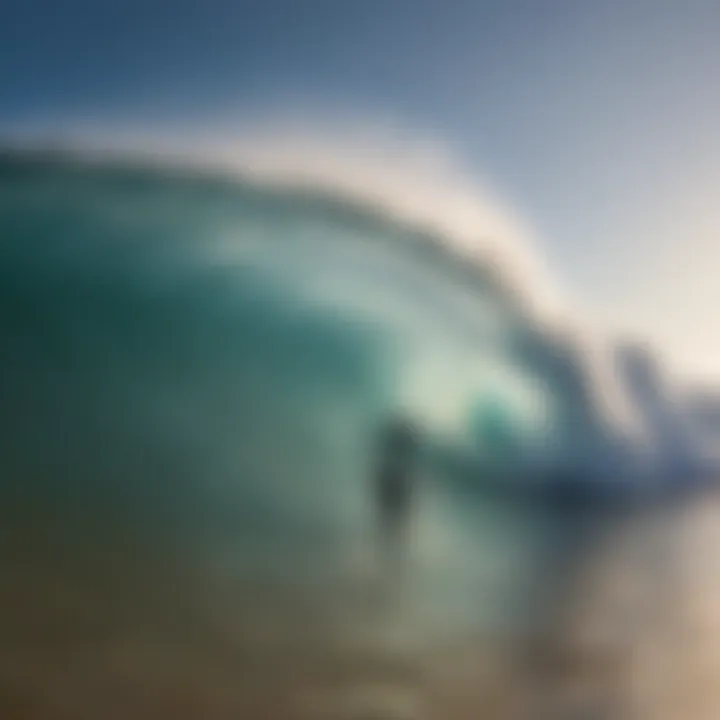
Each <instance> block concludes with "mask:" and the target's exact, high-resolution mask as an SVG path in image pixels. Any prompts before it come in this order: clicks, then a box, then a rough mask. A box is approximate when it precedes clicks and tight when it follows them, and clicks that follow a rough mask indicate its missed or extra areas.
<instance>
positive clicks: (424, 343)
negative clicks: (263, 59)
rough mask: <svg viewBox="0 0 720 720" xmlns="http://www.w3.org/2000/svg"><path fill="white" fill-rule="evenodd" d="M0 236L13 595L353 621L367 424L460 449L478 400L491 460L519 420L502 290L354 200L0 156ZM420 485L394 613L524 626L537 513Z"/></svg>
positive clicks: (425, 622)
mask: <svg viewBox="0 0 720 720" xmlns="http://www.w3.org/2000/svg"><path fill="white" fill-rule="evenodd" d="M0 239H1V240H0V333H1V334H2V338H1V339H0V343H1V344H2V347H3V367H2V373H0V393H1V394H2V398H3V402H2V406H1V407H0V426H1V433H0V446H1V450H2V452H1V455H2V463H3V471H2V493H3V502H2V513H3V515H4V517H3V519H2V520H3V521H2V525H3V537H4V538H5V540H6V543H7V544H6V548H7V549H8V556H9V557H11V558H12V559H13V560H12V562H13V563H14V564H13V565H12V567H13V568H15V570H16V571H17V573H18V579H17V581H16V582H17V583H18V586H20V585H22V582H24V581H25V580H27V578H25V580H22V579H21V578H22V576H23V572H24V573H25V574H26V575H27V574H32V577H33V582H37V581H39V580H38V579H42V577H43V576H44V575H43V574H44V573H45V574H47V575H48V577H54V578H55V580H53V582H59V581H58V578H57V577H56V571H57V569H58V568H65V570H63V572H64V573H65V575H64V576H63V577H66V578H72V577H75V575H74V574H73V573H75V572H76V571H77V572H78V573H80V575H82V576H83V577H85V580H84V581H83V582H84V583H85V585H84V587H85V586H87V585H88V583H89V585H92V584H93V583H94V582H96V581H97V582H100V580H98V578H104V580H102V583H101V585H102V586H103V587H106V588H107V586H108V583H110V585H112V586H113V587H116V586H119V587H121V588H123V593H125V592H127V593H129V596H128V598H129V597H134V598H135V602H136V604H138V605H143V604H144V605H146V606H150V605H152V602H155V601H152V602H151V601H150V599H149V597H150V595H148V593H150V589H151V588H153V587H154V586H155V585H157V586H158V587H157V588H156V590H153V591H152V592H153V593H155V592H156V591H157V592H156V594H157V595H158V596H159V597H163V598H164V599H163V600H162V605H163V606H164V607H171V606H176V607H181V606H184V604H185V601H188V598H190V597H193V598H195V599H194V600H193V603H194V604H193V607H194V611H193V612H197V613H198V614H200V615H203V614H204V615H207V614H208V613H209V614H212V613H213V612H215V611H214V610H213V608H215V610H216V611H217V612H220V611H219V610H217V608H219V607H220V606H223V607H225V606H226V605H227V604H228V603H231V601H230V598H234V600H233V601H232V602H237V603H238V604H241V603H242V602H243V598H244V597H245V596H246V595H247V588H248V587H249V586H250V585H252V584H253V583H256V582H260V583H267V584H268V586H269V587H273V588H275V591H274V592H275V595H274V596H273V597H275V598H277V597H281V598H283V599H284V600H288V601H289V598H291V597H293V593H296V594H297V597H300V596H301V595H302V596H306V595H307V594H308V593H310V595H313V594H314V595H313V596H314V597H315V600H314V601H313V602H315V603H317V602H320V603H321V604H322V603H323V602H327V603H330V602H331V599H332V598H333V597H335V596H336V595H337V596H338V599H337V603H339V604H340V605H345V606H347V605H348V603H349V604H350V605H352V604H353V603H356V604H357V603H358V602H359V603H360V604H361V605H362V603H363V602H364V600H363V601H362V602H361V601H359V600H358V598H364V597H365V596H366V595H367V594H368V593H370V595H372V592H373V591H371V590H368V588H372V587H373V586H374V585H373V583H376V581H377V576H378V573H379V572H380V571H379V570H378V567H379V560H378V547H377V542H376V539H375V538H374V534H373V533H374V522H375V519H374V508H373V507H372V503H371V502H370V494H369V489H370V481H371V477H372V473H373V468H374V465H375V463H376V461H377V458H376V457H375V455H374V452H375V449H374V447H373V442H374V438H375V436H376V434H377V430H378V427H379V426H380V425H382V423H384V421H385V418H386V417H387V415H388V413H391V412H395V411H396V410H397V409H401V410H403V411H404V412H407V413H409V414H411V415H412V416H413V417H414V418H415V419H416V420H417V421H418V422H419V423H420V425H421V426H422V427H423V429H424V431H425V433H426V435H427V437H428V438H431V439H432V438H434V439H435V440H437V441H438V442H440V441H442V442H444V443H449V444H451V445H452V444H456V445H458V446H462V445H465V446H468V445H469V446H473V445H474V443H476V441H477V437H476V436H474V435H473V433H476V432H478V425H477V423H478V418H482V417H483V411H482V403H483V402H484V399H485V398H488V397H491V398H492V399H491V402H490V404H489V405H488V408H489V410H488V412H487V413H485V414H486V415H487V416H488V417H490V418H491V419H492V423H493V428H494V429H495V431H496V432H495V434H496V435H497V433H498V432H500V430H501V431H502V432H501V435H502V438H501V440H502V443H501V444H502V445H503V447H502V448H500V451H501V455H502V453H505V452H507V448H508V447H509V445H508V442H510V439H509V438H510V437H511V436H512V432H513V427H514V426H515V427H518V428H519V427H521V426H522V427H524V428H526V427H531V426H532V422H533V417H534V415H533V413H534V412H536V411H537V412H539V410H540V408H538V406H537V404H536V403H537V396H536V394H535V395H533V393H532V392H531V390H532V387H531V384H529V383H528V378H527V374H526V373H523V371H522V368H520V367H519V366H518V365H517V364H513V363H512V362H510V361H509V360H508V357H507V355H504V354H503V353H504V351H505V348H506V347H507V346H508V345H509V343H510V340H511V339H512V336H513V334H514V333H516V332H518V331H519V328H520V327H521V325H522V320H521V318H520V317H519V315H518V313H517V309H516V308H515V307H514V306H513V304H512V303H511V302H510V301H509V299H508V298H507V297H506V296H503V295H502V294H501V293H498V291H497V289H496V288H495V287H494V286H493V284H492V283H491V282H487V283H485V284H483V280H482V273H480V272H478V275H477V277H475V279H474V281H473V282H472V283H468V282H465V281H464V282H459V281H458V279H457V274H456V272H455V271H456V270H457V267H456V266H457V263H458V261H457V259H453V258H452V257H451V256H450V255H449V254H448V253H447V252H446V251H445V250H444V249H443V247H442V243H441V242H440V243H438V242H437V241H435V240H433V239H432V238H429V237H428V236H426V235H425V234H423V233H421V232H419V231H418V230H416V229H412V228H408V227H407V226H405V225H402V224H400V223H397V222H395V221H393V220H392V219H391V218H390V217H388V216H387V215H381V214H377V213H375V212H374V211H373V210H372V208H368V207H363V206H359V205H353V204H352V203H350V202H347V201H340V200H337V199H330V198H327V197H323V196H321V195H317V194H313V193H310V192H308V191H305V190H304V191H299V190H295V191H293V190H290V189H279V188H272V187H262V186H258V185H253V184H251V183H248V182H244V181H242V180H231V179H219V178H216V177H213V176H211V175H198V174H192V173H183V172H180V171H170V170H167V169H166V170H163V169H161V168H153V167H149V166H148V167H143V166H130V165H126V166H120V165H111V164H102V163H80V162H73V161H71V160H69V159H65V160H61V159H48V158H42V157H37V156H35V157H32V156H23V155H6V156H3V157H0ZM453 268H455V270H453ZM454 273H455V274H454ZM503 413H506V416H505V417H504V418H503V417H502V414H503ZM542 421H544V416H543V418H542ZM488 437H490V441H491V442H490V445H492V433H491V434H490V435H489V436H488ZM518 437H519V435H518ZM498 442H500V441H498ZM490 445H488V443H487V442H486V449H487V447H489V446H490ZM473 482H474V481H473ZM477 482H480V480H477ZM418 483H419V488H420V490H419V494H420V502H419V506H418V512H417V516H416V517H415V518H414V525H413V528H412V533H411V537H410V538H409V539H408V541H407V547H406V548H405V549H404V551H403V552H404V559H403V561H402V564H403V570H402V574H403V578H404V579H403V581H402V584H403V588H404V589H403V590H402V600H401V601H398V602H401V603H402V605H403V608H404V610H403V613H404V614H405V615H408V616H412V617H413V618H415V619H416V622H417V623H418V624H419V625H420V626H422V627H424V628H425V629H429V628H433V629H434V630H433V631H437V632H442V631H445V630H446V631H448V632H451V631H457V630H458V629H460V628H463V627H492V628H496V629H497V628H500V627H506V626H507V625H508V622H510V624H511V625H512V623H516V624H517V623H519V622H520V619H521V618H525V619H527V617H529V615H530V614H531V613H530V607H531V605H532V603H529V602H528V598H529V595H528V591H527V586H528V583H531V582H532V581H535V574H536V572H537V565H538V563H539V562H540V561H541V559H542V552H543V541H544V539H546V537H547V534H548V527H547V517H545V515H544V514H543V511H542V510H541V509H540V508H537V507H534V506H533V505H532V504H529V503H526V502H525V503H523V502H520V503H513V502H510V501H492V502H490V501H488V500H485V499H483V497H482V495H479V496H478V497H475V498H474V499H473V500H471V501H469V500H468V497H467V496H466V495H462V494H458V493H457V489H456V486H455V485H454V484H453V483H451V482H448V478H447V477H445V476H444V475H443V472H442V471H441V470H440V469H438V467H436V466H431V465H428V466H427V467H421V469H420V474H419V479H418ZM454 488H455V489H454ZM33 563H34V564H33ZM27 568H34V569H33V570H27ZM168 573H169V574H170V577H168ZM93 578H95V579H93ZM138 578H143V580H142V581H140V580H139V579H138ZM373 578H375V579H373ZM66 582H70V581H66V580H62V581H61V584H62V583H66ZM103 583H104V584H103ZM176 586H177V588H180V587H182V588H184V589H183V590H180V589H176V590H171V589H172V588H175V587H176ZM188 587H192V588H194V590H193V591H190V590H188ZM278 588H284V589H278ZM169 590H170V593H169V597H166V596H165V594H166V593H168V591H169ZM200 590H202V592H201V593H200V595H201V596H202V600H199V599H198V598H196V597H195V594H196V593H197V592H199V591H200ZM151 594H152V593H151ZM303 594H304V595H303ZM48 597H49V596H48ZM153 597H155V595H153ZM128 598H126V601H125V603H126V606H127V607H129V606H130V605H131V604H132V603H131V602H130V599H128ZM318 598H320V600H318ZM48 602H50V600H48ZM333 602H334V600H333ZM98 603H99V601H98ZM191 604H192V603H191ZM231 604H232V603H231ZM291 604H292V603H291ZM41 609H42V608H41ZM41 609H39V610H38V612H41ZM96 609H97V604H96ZM406 611H407V612H406ZM48 612H49V610H48ZM189 612H190V610H188V613H189ZM121 615H122V613H121ZM113 617H115V616H114V615H113ZM189 617H190V615H188V616H187V617H186V620H185V621H184V622H189V620H188V619H187V618H189ZM508 618H512V620H508ZM116 619H117V618H116ZM108 622H109V621H108Z"/></svg>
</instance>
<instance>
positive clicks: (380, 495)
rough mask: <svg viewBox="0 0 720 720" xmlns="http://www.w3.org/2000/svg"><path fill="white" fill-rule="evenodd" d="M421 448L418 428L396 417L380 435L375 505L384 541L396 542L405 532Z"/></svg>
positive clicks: (386, 544) (389, 543) (388, 542)
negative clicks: (415, 464) (416, 429)
mask: <svg viewBox="0 0 720 720" xmlns="http://www.w3.org/2000/svg"><path fill="white" fill-rule="evenodd" d="M417 449H418V440H417V437H416V432H415V429H414V428H413V427H412V425H411V424H410V422H409V421H408V420H406V419H404V418H394V419H393V420H391V421H390V422H389V423H388V425H387V426H386V427H385V429H384V430H383V432H382V434H381V438H380V462H379V466H378V469H377V475H376V488H375V491H376V504H377V512H378V516H379V524H380V532H381V534H382V538H383V541H384V544H385V546H386V549H387V546H388V545H396V544H397V543H398V542H399V541H400V540H401V538H402V536H403V535H404V534H405V529H406V527H407V524H408V520H409V517H410V513H411V509H412V500H413V495H414V480H413V465H414V462H415V458H416V454H417Z"/></svg>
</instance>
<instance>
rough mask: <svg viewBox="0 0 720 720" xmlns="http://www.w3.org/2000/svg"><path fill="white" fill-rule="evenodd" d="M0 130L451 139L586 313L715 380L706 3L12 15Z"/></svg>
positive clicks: (320, 6)
mask: <svg viewBox="0 0 720 720" xmlns="http://www.w3.org/2000/svg"><path fill="white" fill-rule="evenodd" d="M0 13H1V14H0V131H2V130H3V129H8V128H10V129H13V128H18V127H20V128H22V127H32V126H38V127H45V128H50V129H52V128H53V127H60V126H68V125H71V124H72V123H73V122H78V123H80V122H87V121H92V122H96V123H99V124H102V123H104V122H106V123H109V124H111V125H113V126H114V127H117V126H118V125H122V123H125V122H127V123H134V124H143V123H146V124H148V125H154V126H160V127H162V126H166V127H172V126H174V125H177V124H178V123H181V124H182V125H183V126H184V127H194V128H198V129H199V130H202V129H203V128H210V129H217V128H219V127H223V128H226V129H231V128H232V127H233V126H234V125H240V124H242V123H243V122H244V121H245V120H246V119H247V118H250V117H256V116H258V114H262V113H269V114H273V113H275V114H282V113H284V112H286V111H288V110H289V109H292V110H293V111H302V112H314V113H322V112H323V111H325V110H327V112H332V111H336V110H339V111H342V112H343V113H344V114H346V115H347V114H351V115H352V114H357V116H358V117H363V118H392V120H393V122H395V123H396V124H399V125H400V126H403V127H407V128H408V130H409V131H418V132H427V133H429V134H431V135H432V136H433V137H439V138H442V139H443V141H445V142H447V144H448V145H449V146H450V147H451V148H452V150H453V152H454V153H456V154H457V155H458V156H459V157H461V158H462V161H463V164H464V165H466V166H467V167H469V168H471V169H472V171H473V172H475V173H477V174H478V176H479V177H482V178H483V179H484V180H487V182H488V183H489V184H490V186H491V187H492V188H493V189H495V190H497V192H498V193H499V194H500V195H501V196H502V197H503V198H504V199H506V200H507V201H508V202H509V203H510V205H511V206H512V207H513V208H514V209H515V210H516V211H517V213H518V214H519V215H520V216H521V217H522V218H523V220H524V221H525V222H527V223H528V224H529V225H530V226H531V227H532V228H533V229H534V236H535V237H536V242H537V243H538V245H539V249H540V251H541V252H542V254H543V255H544V256H545V257H546V258H547V262H548V264H549V265H550V267H551V268H552V270H553V273H554V275H555V277H556V279H557V282H558V283H559V284H560V285H561V286H562V288H563V290H564V291H565V292H566V294H567V295H568V296H569V297H570V298H571V300H572V303H573V305H574V306H576V307H577V308H579V309H580V310H581V311H582V312H583V313H584V314H585V315H586V316H587V317H588V318H592V319H593V321H597V322H598V323H600V324H602V325H607V326H609V327H611V328H619V329H621V330H628V331H636V332H640V333H642V334H643V335H644V336H646V337H647V338H648V339H649V340H650V341H651V342H654V343H656V344H657V345H658V346H659V347H660V348H661V350H662V351H663V352H664V353H665V356H666V357H667V358H668V361H669V362H670V364H671V365H673V366H674V367H675V368H676V369H677V371H679V372H680V373H683V374H687V375H689V376H698V377H703V378H714V379H717V380H720V325H718V324H717V323H716V322H715V314H716V311H717V310H720V282H718V281H717V277H718V276H720V204H719V203H718V202H717V198H718V195H720V132H719V131H718V129H719V128H720V82H718V77H720V42H718V37H720V3H717V1H716V0H673V1H669V0H603V1H602V2H594V1H593V0H542V1H539V0H504V1H500V0H493V1H492V2H489V1H485V0H474V1H472V2H470V1H465V0H382V1H380V0H304V1H302V2H301V1H300V0H258V1H256V2H255V1H252V2H251V1H250V0H246V1H244V0H234V1H231V0H204V1H202V2H201V1H200V0H124V2H118V1H117V0H92V1H90V0H5V2H4V3H3V4H2V10H1V11H0Z"/></svg>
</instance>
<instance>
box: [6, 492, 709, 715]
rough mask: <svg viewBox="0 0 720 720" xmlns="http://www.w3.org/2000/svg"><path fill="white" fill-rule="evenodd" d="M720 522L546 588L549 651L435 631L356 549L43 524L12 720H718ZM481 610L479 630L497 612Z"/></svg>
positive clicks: (683, 524) (676, 510) (611, 532)
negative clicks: (719, 556) (204, 542)
mask: <svg viewBox="0 0 720 720" xmlns="http://www.w3.org/2000/svg"><path fill="white" fill-rule="evenodd" d="M718 517H720V501H719V500H718V498H717V496H715V495H708V496H706V497H703V498H701V497H697V498H695V499H693V500H692V501H687V502H685V503H678V502H675V501H673V503H671V504H670V505H664V504H657V505H655V506H654V507H653V508H652V509H648V508H647V507H645V508H644V509H640V508H635V509H632V510H631V511H627V512H623V513H620V514H618V515H617V516H616V517H615V518H614V519H613V520H612V522H608V523H607V524H606V525H605V526H604V531H603V532H598V533H597V537H596V542H594V543H592V545H587V546H584V547H583V549H582V556H578V557H575V558H574V560H573V567H575V568H577V569H578V570H577V572H573V573H571V574H568V575H567V576H566V577H565V579H564V580H563V578H561V577H560V576H559V575H558V574H557V573H556V572H555V570H556V569H554V568H549V567H548V568H546V570H547V574H546V575H545V576H544V577H543V576H542V575H540V576H538V578H537V579H536V580H535V581H534V582H535V584H534V586H533V587H534V590H532V589H531V590H529V591H528V592H531V593H532V592H534V593H536V596H537V598H540V597H541V596H540V591H541V590H542V588H543V586H544V584H545V583H548V582H553V583H562V582H565V585H558V587H557V588H556V593H554V594H552V595H551V597H554V598H555V600H556V601H557V602H560V601H561V600H562V596H563V594H564V595H566V596H567V597H566V602H565V604H563V605H562V608H561V609H560V608H558V614H557V615H556V616H555V618H554V621H553V624H552V625H549V627H552V633H550V634H546V635H544V636H543V637H542V641H537V640H535V641H531V636H530V635H528V634H526V633H524V632H521V631H518V632H516V633H515V634H512V633H508V632H507V631H505V630H498V629H495V630H493V629H492V628H491V627H489V626H488V625H485V626H482V625H481V624H477V625H476V626H474V627H473V625H472V623H469V622H468V623H466V622H464V621H463V622H458V623H457V624H456V626H455V627H453V626H452V623H446V624H445V625H442V624H438V623H435V622H434V620H433V619H432V618H436V616H433V615H431V614H427V613H424V612H423V610H422V609H421V608H419V605H418V603H417V602H416V599H417V597H418V592H420V591H419V590H418V587H419V586H418V585H414V586H413V583H418V582H421V581H419V580H418V579H417V574H418V573H419V572H420V571H416V570H413V571H412V572H407V573H406V574H405V575H403V582H402V585H403V587H398V586H397V585H396V586H395V587H394V588H393V591H392V592H386V591H387V590H388V588H387V587H385V588H383V587H382V584H383V582H385V581H383V582H381V583H380V585H378V575H377V573H376V572H375V571H374V570H373V564H372V562H366V563H365V564H363V563H362V562H359V563H356V562H350V561H349V558H350V557H351V556H352V555H353V552H354V550H350V549H348V548H347V547H343V546H342V544H339V543H335V544H334V545H333V544H329V543H319V544H318V545H317V546H315V547H312V548H302V547H299V546H297V547H295V548H289V547H287V546H286V547H284V548H283V549H282V550H281V551H280V552H279V553H278V554H276V555H275V556H273V557H271V556H267V557H265V558H264V559H262V561H260V562H257V558H256V562H255V563H254V564H253V563H249V562H245V561H244V560H243V558H242V556H241V554H240V553H239V550H238V552H234V551H233V548H232V547H230V548H229V549H228V548H227V547H226V548H224V551H223V552H220V550H219V548H217V547H209V546H208V547H205V548H203V547H201V545H200V544H199V543H192V542H188V539H187V538H183V537H182V536H181V535H179V536H178V537H177V539H176V540H174V541H171V540H169V539H167V538H166V540H165V542H164V544H163V543H160V542H159V541H157V539H156V541H155V542H150V538H149V537H145V538H141V537H140V536H139V535H138V534H137V533H135V532H132V533H127V534H126V535H122V534H118V533H115V534H114V535H113V537H110V531H108V532H107V533H106V536H105V537H103V535H102V534H101V533H99V532H98V531H97V530H96V529H95V530H93V537H92V538H90V537H83V536H82V532H81V529H80V530H78V531H77V535H76V537H75V538H74V540H73V539H72V538H71V537H70V536H69V533H66V534H64V535H61V534H58V533H57V532H56V531H52V530H51V529H50V528H49V526H48V531H47V535H46V537H45V540H44V542H39V541H38V527H37V526H32V525H31V524H30V521H31V516H29V515H28V516H27V520H28V523H29V524H28V526H27V528H26V534H25V536H24V537H23V532H22V531H23V528H21V527H17V524H16V528H15V530H14V531H13V532H12V533H11V532H10V531H9V530H8V531H6V532H5V534H4V537H3V540H4V547H6V548H7V549H8V553H7V556H6V558H5V563H4V568H3V572H4V575H5V577H4V582H3V583H2V597H1V598H0V602H1V603H2V607H3V612H2V616H1V617H0V633H1V637H2V642H1V643H0V647H1V648H2V649H1V650H0V711H1V716H2V717H3V718H7V719H8V720H14V719H15V718H18V719H19V718H38V719H39V720H40V719H42V720H44V719H46V718H47V719H48V720H50V719H54V718H78V719H82V718H100V717H102V718H127V717H132V718H159V717H173V718H178V719H182V718H198V719H199V718H203V719H207V720H214V719H215V718H218V719H219V718H228V719H229V718H241V717H243V718H244V717H248V718H250V717H252V718H278V719H279V718H283V719H285V718H290V719H291V718H356V719H359V718H458V720H462V719H463V718H477V717H484V718H498V719H501V718H514V717H517V718H523V717H535V718H537V717H545V716H547V717H551V718H555V717H557V718H560V717H608V718H618V717H629V718H639V719H642V720H644V718H648V719H650V718H652V719H653V720H655V719H657V718H669V719H671V720H674V719H675V718H677V719H678V720H680V718H685V717H693V718H705V717H707V718H716V717H717V716H718V715H717V712H718V709H720V708H719V706H720V693H717V691H716V690H715V688H714V686H713V683H712V678H713V677H714V675H713V673H716V672H717V663H718V660H720V657H719V656H718V654H717V647H719V646H720V645H719V644H718V642H719V641H720V637H718V635H717V633H718V628H720V622H718V620H719V618H720V615H718V613H717V597H718V592H717V591H718V588H715V587H714V583H715V581H714V579H713V578H714V564H715V563H714V553H715V552H716V547H717V542H716V541H717V533H718V530H717V527H719V526H720V525H719V524H718V522H717V520H718ZM554 521H555V522H556V521H557V518H554ZM421 531H422V527H421V528H420V532H421ZM29 533H32V534H33V536H34V538H35V544H34V546H31V545H30V544H29V543H28V542H27V540H28V537H27V535H28V534H29ZM53 533H55V534H53ZM91 539H92V540H93V542H89V541H90V540H91ZM237 540H238V542H240V540H241V539H240V538H237ZM567 540H568V541H569V540H570V538H567ZM248 542H249V540H248V539H247V538H245V539H243V540H242V542H240V544H239V545H238V546H237V548H240V547H245V548H246V547H247V544H248ZM416 544H421V542H420V541H417V543H416ZM360 545H362V543H360ZM578 547H580V546H578ZM237 548H236V549H237ZM355 550H357V548H355ZM496 551H497V549H496ZM255 552H256V553H257V554H259V555H262V552H263V548H262V547H260V546H257V547H256V550H255ZM578 552H580V551H578ZM409 555H410V556H412V552H410V553H409ZM278 558H279V560H278ZM365 559H366V560H367V559H368V558H367V557H366V558H365ZM406 562H407V563H410V564H412V562H414V561H413V559H412V557H409V558H408V559H407V560H406ZM566 567H569V565H567V566H566ZM458 587H460V586H458ZM464 587H465V590H463V591H462V592H465V593H466V594H469V593H472V592H476V589H471V588H470V586H468V585H466V586H464ZM487 590H488V588H485V591H487ZM378 593H379V594H378ZM466 599H467V600H468V601H469V602H470V604H471V605H472V604H473V603H474V604H475V605H476V606H477V608H478V612H480V611H481V610H482V605H483V604H484V603H485V602H487V595H483V594H482V593H479V594H476V595H475V596H473V597H468V598H466ZM525 600H526V608H527V609H529V610H531V609H532V608H533V606H534V603H533V597H526V598H525ZM563 613H564V614H563ZM571 711H572V712H574V713H580V712H581V711H582V712H587V713H590V712H591V711H592V712H594V713H595V714H594V715H591V714H587V715H580V714H575V715H567V714H564V713H569V712H571ZM543 713H545V714H543Z"/></svg>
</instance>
